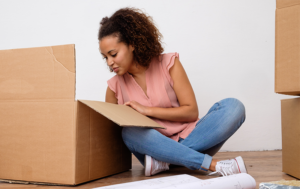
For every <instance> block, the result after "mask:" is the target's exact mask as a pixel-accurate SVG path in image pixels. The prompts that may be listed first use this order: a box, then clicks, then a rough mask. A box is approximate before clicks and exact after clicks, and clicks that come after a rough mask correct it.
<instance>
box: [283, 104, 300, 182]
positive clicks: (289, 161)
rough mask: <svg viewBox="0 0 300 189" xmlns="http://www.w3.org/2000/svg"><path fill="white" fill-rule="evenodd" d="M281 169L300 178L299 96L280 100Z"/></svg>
mask: <svg viewBox="0 0 300 189" xmlns="http://www.w3.org/2000/svg"><path fill="white" fill-rule="evenodd" d="M281 121H282V170H283V172H285V173H287V174H289V175H292V176H294V177H297V178H298V179H300V137H299V136H300V98H295V99H284V100H281Z"/></svg>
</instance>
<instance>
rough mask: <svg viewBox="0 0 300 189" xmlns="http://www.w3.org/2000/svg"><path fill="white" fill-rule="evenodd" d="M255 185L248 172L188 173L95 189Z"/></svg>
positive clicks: (245, 188) (197, 188)
mask: <svg viewBox="0 0 300 189" xmlns="http://www.w3.org/2000/svg"><path fill="white" fill-rule="evenodd" d="M255 187H256V182H255V180H254V178H253V177H252V176H250V175H248V174H246V173H241V174H235V175H231V176H226V177H217V178H212V179H206V180H201V179H198V178H196V177H193V176H191V175H187V174H182V175H176V176H169V177H161V178H155V179H148V180H142V181H136V182H129V183H124V184H116V185H111V186H104V187H98V188H94V189H140V188H143V189H179V188H181V189H182V188H189V189H215V188H222V189H255Z"/></svg>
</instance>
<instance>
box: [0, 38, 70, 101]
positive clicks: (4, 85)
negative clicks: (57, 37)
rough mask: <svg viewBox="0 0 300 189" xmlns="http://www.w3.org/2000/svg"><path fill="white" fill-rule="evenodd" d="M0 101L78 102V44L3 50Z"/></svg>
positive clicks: (0, 60)
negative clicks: (76, 67) (76, 49)
mask: <svg viewBox="0 0 300 189" xmlns="http://www.w3.org/2000/svg"><path fill="white" fill-rule="evenodd" d="M0 67H1V69H0V100H35V101H36V100H40V101H42V100H51V99H55V100H57V99H64V100H66V99H70V100H73V101H74V99H75V50H74V45H73V44H72V45H60V46H49V47H36V48H24V49H11V50H1V51H0Z"/></svg>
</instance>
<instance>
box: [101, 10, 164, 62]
mask: <svg viewBox="0 0 300 189" xmlns="http://www.w3.org/2000/svg"><path fill="white" fill-rule="evenodd" d="M110 35H115V36H117V37H118V38H119V42H124V43H125V44H126V45H132V46H133V47H134V51H133V55H134V56H133V57H134V60H135V61H136V62H137V63H138V64H140V65H141V66H144V67H148V66H149V64H150V61H151V59H152V58H153V57H156V56H158V55H160V54H161V53H162V52H163V51H164V49H163V47H162V45H161V40H162V38H163V36H162V34H161V33H160V32H159V31H158V29H157V28H156V26H155V24H154V22H153V19H152V17H150V16H147V15H146V14H145V13H143V12H142V11H141V10H139V9H136V8H128V7H126V8H122V9H119V10H118V11H116V12H115V13H114V14H113V15H112V16H111V17H110V18H108V17H104V18H103V19H102V20H101V22H100V29H99V33H98V40H99V41H100V40H101V39H102V38H104V37H106V36H110Z"/></svg>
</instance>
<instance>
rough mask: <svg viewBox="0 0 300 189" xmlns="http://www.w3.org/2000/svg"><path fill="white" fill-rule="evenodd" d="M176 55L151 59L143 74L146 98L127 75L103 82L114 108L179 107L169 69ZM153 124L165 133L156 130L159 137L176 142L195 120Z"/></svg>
mask: <svg viewBox="0 0 300 189" xmlns="http://www.w3.org/2000/svg"><path fill="white" fill-rule="evenodd" d="M175 57H177V58H179V54H178V53H176V52H175V53H168V54H161V55H160V56H159V57H155V58H152V60H151V63H150V65H149V68H148V69H147V70H146V73H145V74H146V85H147V96H148V97H149V98H148V97H147V96H146V95H145V93H144V91H143V89H142V88H141V87H140V86H139V84H138V83H137V82H136V81H135V79H134V78H133V77H132V75H130V74H129V73H128V72H127V73H126V74H124V75H122V76H118V75H115V76H114V77H112V78H111V79H109V80H108V81H107V84H108V86H109V88H110V89H111V90H112V91H114V92H115V97H116V98H117V99H118V104H124V103H125V102H127V101H131V100H134V101H136V102H138V103H140V104H142V105H144V106H148V107H161V108H173V107H179V102H178V100H177V96H176V94H175V91H174V89H173V80H172V78H171V76H170V73H169V69H170V68H171V67H172V66H173V65H174V61H175ZM150 118H151V119H153V120H154V121H156V122H157V123H159V124H160V125H162V126H164V127H165V128H166V129H156V130H157V131H159V132H160V133H162V134H163V135H165V136H167V137H169V138H171V139H173V140H175V141H178V140H179V137H180V138H186V137H187V136H188V135H189V134H190V133H191V132H192V130H193V129H194V128H195V126H196V123H197V122H198V121H199V118H198V119H197V120H196V121H194V122H174V121H168V120H161V119H157V118H153V117H150Z"/></svg>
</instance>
